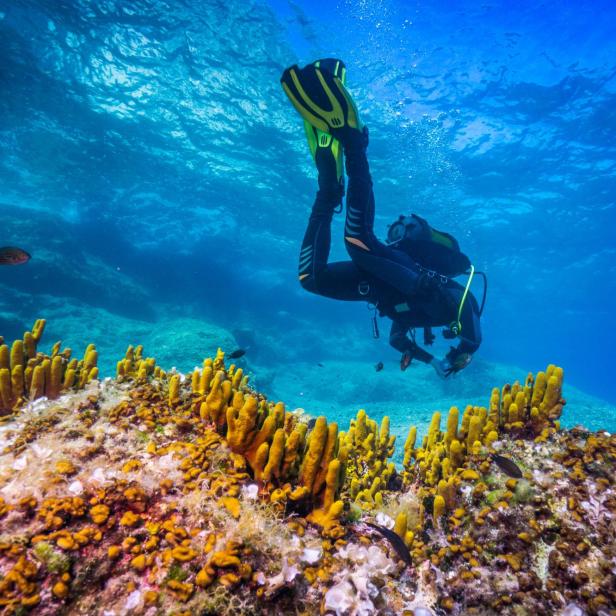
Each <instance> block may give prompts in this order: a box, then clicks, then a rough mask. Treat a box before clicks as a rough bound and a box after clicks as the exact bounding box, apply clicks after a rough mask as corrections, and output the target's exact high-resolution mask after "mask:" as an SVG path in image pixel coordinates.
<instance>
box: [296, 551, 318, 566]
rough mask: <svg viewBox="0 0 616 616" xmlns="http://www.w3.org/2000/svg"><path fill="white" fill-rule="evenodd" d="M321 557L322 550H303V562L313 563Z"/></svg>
mask: <svg viewBox="0 0 616 616" xmlns="http://www.w3.org/2000/svg"><path fill="white" fill-rule="evenodd" d="M320 558H321V550H315V549H311V548H305V549H304V551H303V552H302V556H301V559H302V561H303V562H305V563H308V564H309V565H313V564H314V563H316V562H318V561H319V559H320Z"/></svg>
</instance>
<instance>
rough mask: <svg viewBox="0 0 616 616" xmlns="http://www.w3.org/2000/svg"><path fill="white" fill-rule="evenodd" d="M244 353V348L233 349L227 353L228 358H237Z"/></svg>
mask: <svg viewBox="0 0 616 616" xmlns="http://www.w3.org/2000/svg"><path fill="white" fill-rule="evenodd" d="M244 355H246V349H235V351H233V352H231V353H229V359H239V358H240V357H243V356H244Z"/></svg>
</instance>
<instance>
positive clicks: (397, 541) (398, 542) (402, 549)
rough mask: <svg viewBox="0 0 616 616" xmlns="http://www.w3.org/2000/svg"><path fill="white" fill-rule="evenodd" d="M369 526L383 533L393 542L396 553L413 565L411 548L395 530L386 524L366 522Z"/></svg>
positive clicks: (406, 562) (405, 561)
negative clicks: (386, 526) (385, 525)
mask: <svg viewBox="0 0 616 616" xmlns="http://www.w3.org/2000/svg"><path fill="white" fill-rule="evenodd" d="M365 524H366V525H367V526H369V527H370V528H373V529H374V530H376V531H377V532H379V533H381V535H383V537H385V539H387V540H388V541H389V543H391V546H392V547H393V549H394V550H395V551H396V554H397V555H398V556H399V557H400V558H401V559H402V560H403V561H404V563H405V564H406V565H407V566H408V567H410V566H411V553H410V552H409V549H408V548H407V547H406V545H405V543H404V541H402V539H401V538H400V537H399V536H398V535H397V534H396V533H394V531H393V530H389V528H385V527H384V526H380V525H379V524H372V522H365Z"/></svg>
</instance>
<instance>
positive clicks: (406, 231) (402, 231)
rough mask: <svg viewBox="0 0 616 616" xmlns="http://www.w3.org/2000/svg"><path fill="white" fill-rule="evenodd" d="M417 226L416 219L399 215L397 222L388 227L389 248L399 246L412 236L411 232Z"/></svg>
mask: <svg viewBox="0 0 616 616" xmlns="http://www.w3.org/2000/svg"><path fill="white" fill-rule="evenodd" d="M418 225H419V221H418V220H417V217H415V216H405V215H404V214H400V216H398V220H396V221H395V222H393V223H392V224H391V225H389V229H388V230H387V240H386V241H387V243H388V244H389V245H390V246H391V245H395V244H400V242H402V241H403V240H405V239H407V238H409V236H411V235H412V234H413V231H414V230H415V229H416V227H417V226H418Z"/></svg>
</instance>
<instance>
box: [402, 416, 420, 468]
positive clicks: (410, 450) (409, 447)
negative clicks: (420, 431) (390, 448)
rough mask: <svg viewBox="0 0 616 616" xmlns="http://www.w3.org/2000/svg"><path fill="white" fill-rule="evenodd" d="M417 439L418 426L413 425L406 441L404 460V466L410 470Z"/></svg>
mask: <svg viewBox="0 0 616 616" xmlns="http://www.w3.org/2000/svg"><path fill="white" fill-rule="evenodd" d="M416 440H417V427H416V426H411V429H410V430H409V434H408V436H407V437H406V443H404V461H403V466H404V468H405V469H407V470H408V467H410V464H411V459H412V457H413V454H414V452H415V441H416Z"/></svg>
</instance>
